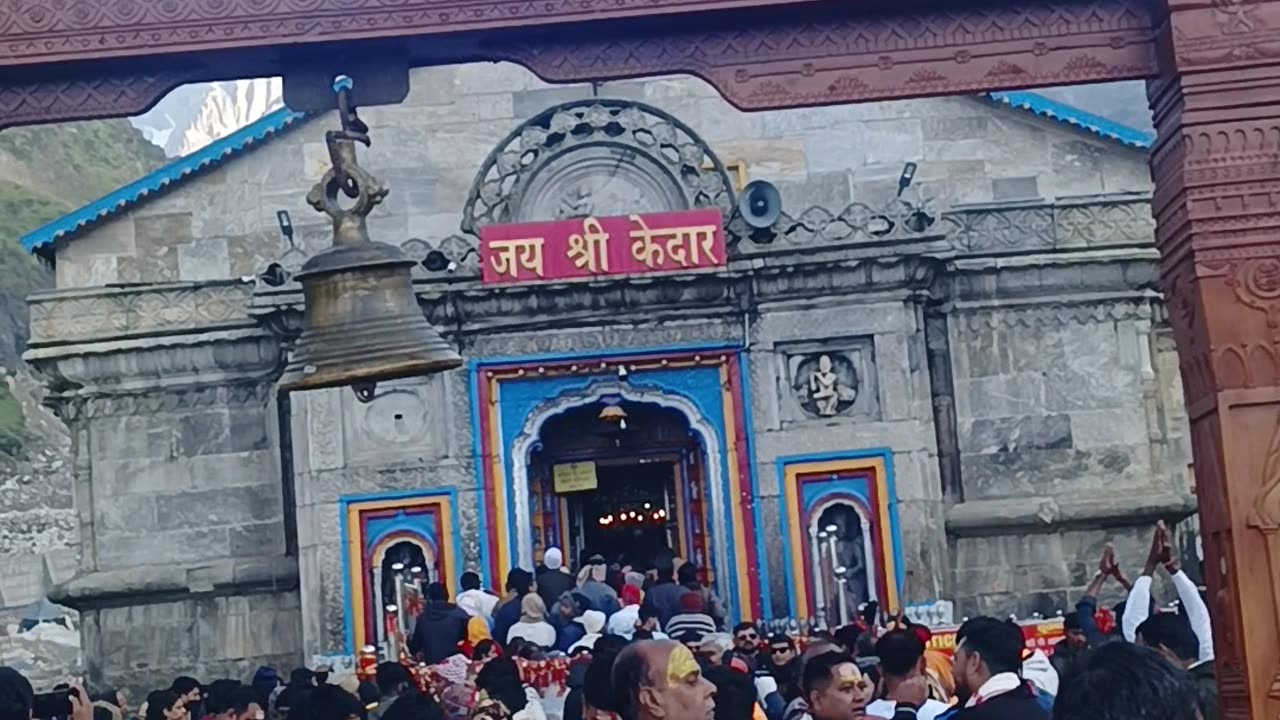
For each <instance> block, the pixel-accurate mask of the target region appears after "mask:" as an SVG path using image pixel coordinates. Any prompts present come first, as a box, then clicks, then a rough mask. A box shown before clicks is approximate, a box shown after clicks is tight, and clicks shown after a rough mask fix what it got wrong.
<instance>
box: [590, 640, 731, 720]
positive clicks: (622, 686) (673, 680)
mask: <svg viewBox="0 0 1280 720" xmlns="http://www.w3.org/2000/svg"><path fill="white" fill-rule="evenodd" d="M612 679H613V688H614V692H615V693H616V701H615V708H614V709H615V710H616V711H617V713H618V715H619V716H621V718H622V720H713V717H714V715H715V708H716V704H715V686H714V685H712V684H711V682H710V681H708V680H707V679H706V678H704V677H702V669H701V667H699V665H698V661H697V659H695V658H694V656H693V652H692V651H690V650H689V648H687V647H685V646H684V645H681V644H680V643H678V642H674V641H672V640H641V641H638V642H633V643H631V644H630V645H628V646H627V647H625V648H624V649H623V650H622V652H621V653H619V654H618V659H617V660H615V661H614V663H613V672H612Z"/></svg>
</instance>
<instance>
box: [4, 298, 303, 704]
mask: <svg viewBox="0 0 1280 720" xmlns="http://www.w3.org/2000/svg"><path fill="white" fill-rule="evenodd" d="M250 292H251V288H248V287H246V286H243V285H239V284H236V283H220V284H207V285H203V286H201V285H192V284H179V285H169V286H149V287H141V288H136V287H135V288H123V289H121V288H101V289H93V290H76V291H54V292H50V293H44V294H41V295H37V296H35V297H33V299H32V301H31V307H32V348H31V350H30V351H29V352H28V353H27V358H28V360H29V361H30V362H31V363H32V365H33V366H34V367H35V368H37V369H38V370H39V371H40V372H41V373H42V374H44V375H45V377H46V378H47V382H48V385H49V394H48V395H47V398H48V401H49V402H50V404H51V405H53V406H54V407H55V408H56V409H57V410H58V412H59V414H60V415H61V416H62V417H63V419H64V420H65V421H66V422H67V423H68V425H69V426H70V428H71V432H72V436H73V438H74V451H75V466H74V467H75V501H76V510H77V514H78V517H79V526H80V533H81V538H82V544H81V564H80V572H79V574H78V575H77V576H76V577H75V578H73V579H72V580H70V581H68V582H66V583H64V584H62V585H60V586H58V587H56V588H54V589H53V590H52V591H51V593H50V596H51V597H52V598H53V599H54V600H56V601H58V602H62V603H64V604H66V605H70V606H71V607H74V608H76V609H78V610H80V611H81V621H82V623H81V625H82V627H81V639H82V642H83V649H84V656H85V664H86V669H87V674H88V681H89V683H90V684H91V685H92V686H94V687H128V688H131V689H134V690H145V689H149V688H154V687H157V686H159V685H160V684H163V683H167V682H168V681H169V680H171V679H172V677H173V676H174V675H175V674H190V675H194V676H196V677H199V678H217V677H235V678H241V677H247V676H248V675H249V674H251V673H252V671H253V669H254V668H255V667H257V666H258V665H259V664H276V666H277V667H295V666H296V665H297V663H298V662H299V661H300V659H301V657H300V655H301V653H300V651H301V622H300V611H299V602H298V592H297V577H298V568H297V558H296V557H291V556H290V555H289V553H288V549H287V548H286V542H285V537H286V524H287V523H288V522H289V518H290V517H291V515H290V514H288V513H286V512H285V508H284V494H285V493H284V491H283V488H284V484H283V483H282V471H281V463H280V451H279V438H278V420H277V417H276V412H277V410H276V392H275V379H276V377H277V375H278V372H279V368H280V359H281V358H280V354H281V348H280V342H279V340H278V339H277V338H276V337H275V336H273V335H272V334H270V333H268V332H266V331H264V330H262V329H260V328H258V327H257V326H256V324H255V323H254V321H253V320H252V319H251V318H249V317H248V315H247V314H245V313H244V310H243V306H244V304H245V303H246V302H247V299H248V294H249V293H250Z"/></svg>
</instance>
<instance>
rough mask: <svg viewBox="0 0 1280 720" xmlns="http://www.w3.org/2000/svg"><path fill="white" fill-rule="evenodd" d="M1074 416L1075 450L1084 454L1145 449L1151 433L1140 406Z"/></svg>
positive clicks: (1073, 438)
mask: <svg viewBox="0 0 1280 720" xmlns="http://www.w3.org/2000/svg"><path fill="white" fill-rule="evenodd" d="M1070 415H1071V427H1072V446H1073V447H1077V448H1080V449H1082V450H1087V449H1092V448H1099V447H1106V446H1109V445H1135V446H1137V445H1144V444H1146V443H1147V442H1148V439H1149V436H1150V432H1151V430H1150V428H1149V426H1148V425H1147V413H1146V411H1145V409H1144V408H1143V407H1142V406H1140V405H1137V404H1136V403H1135V404H1133V405H1130V406H1129V407H1126V408H1121V409H1119V410H1087V411H1074V412H1072V413H1070ZM1183 457H1186V456H1185V455H1183Z"/></svg>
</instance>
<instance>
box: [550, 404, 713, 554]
mask: <svg viewBox="0 0 1280 720" xmlns="http://www.w3.org/2000/svg"><path fill="white" fill-rule="evenodd" d="M704 456H705V452H704V450H703V448H702V445H701V443H700V442H699V441H698V438H697V434H696V433H694V432H693V431H692V429H691V427H690V424H689V419H688V418H687V417H685V415H684V414H683V413H681V412H680V411H678V410H675V409H672V408H667V407H663V406H661V405H657V404H653V403H636V402H628V401H623V400H622V399H621V398H604V399H603V400H602V401H600V402H593V403H589V404H586V405H581V406H578V407H575V408H572V409H570V410H567V411H565V412H564V413H562V414H561V415H558V416H556V417H554V418H551V419H550V420H548V421H547V423H546V425H544V426H543V428H542V433H541V443H540V445H539V446H538V447H537V448H536V449H535V450H534V452H533V456H532V458H531V459H530V473H529V475H530V492H531V494H532V495H533V497H532V498H531V503H530V507H531V508H533V514H534V517H533V526H534V537H535V548H534V551H535V555H537V556H538V557H539V558H540V557H541V552H542V551H544V550H545V549H546V548H548V547H560V548H561V549H562V550H563V551H564V556H565V558H566V559H568V560H570V561H572V562H573V567H574V569H577V568H580V567H581V566H582V561H583V560H585V559H586V558H587V557H590V556H591V555H593V554H599V555H602V556H604V557H605V559H606V560H608V561H609V562H610V563H619V564H620V565H623V566H626V565H630V566H632V567H635V568H637V569H639V568H647V567H649V566H650V565H651V564H652V562H653V559H654V557H655V556H657V555H658V554H659V553H661V552H664V551H670V552H673V553H674V554H675V555H676V556H678V557H682V558H687V559H690V560H693V561H695V562H698V564H699V565H704V566H705V565H706V564H707V562H706V561H707V560H708V559H709V550H708V548H709V542H708V527H707V521H708V520H707V514H706V510H707V506H706V502H705V497H706V491H705V488H704V487H703V486H704V484H705V474H704V470H703V468H704V464H705V459H704ZM569 464H575V465H578V466H579V467H580V468H581V467H582V466H584V465H585V466H588V467H587V469H585V470H583V469H580V472H581V473H584V475H583V476H584V477H587V478H590V479H589V480H585V481H584V485H583V486H580V487H570V486H566V485H565V484H564V482H563V477H562V481H561V484H560V486H559V487H557V481H556V475H557V466H565V465H569Z"/></svg>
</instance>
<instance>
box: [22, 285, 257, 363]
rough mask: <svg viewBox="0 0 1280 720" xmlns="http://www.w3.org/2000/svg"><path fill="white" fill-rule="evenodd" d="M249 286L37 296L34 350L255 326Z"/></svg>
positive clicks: (33, 308)
mask: <svg viewBox="0 0 1280 720" xmlns="http://www.w3.org/2000/svg"><path fill="white" fill-rule="evenodd" d="M253 288H254V286H253V284H252V283H248V282H241V281H238V280H230V281H225V282H212V283H200V284H192V283H184V284H175V285H158V286H149V287H141V288H101V289H93V290H85V291H66V290H61V291H49V292H43V293H37V294H35V295H33V296H32V297H31V298H30V301H29V303H28V305H29V307H30V312H31V341H30V345H31V346H32V347H39V346H42V345H46V344H50V343H54V344H59V343H76V342H89V341H93V340H118V339H121V338H125V337H134V336H142V335H154V334H160V333H181V332H192V331H205V330H213V329H220V328H231V327H249V326H252V325H253V322H252V320H251V319H250V318H249V314H248V309H249V306H250V304H251V303H252V301H253Z"/></svg>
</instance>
